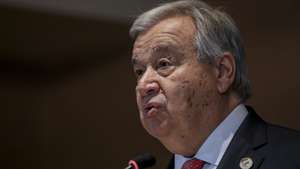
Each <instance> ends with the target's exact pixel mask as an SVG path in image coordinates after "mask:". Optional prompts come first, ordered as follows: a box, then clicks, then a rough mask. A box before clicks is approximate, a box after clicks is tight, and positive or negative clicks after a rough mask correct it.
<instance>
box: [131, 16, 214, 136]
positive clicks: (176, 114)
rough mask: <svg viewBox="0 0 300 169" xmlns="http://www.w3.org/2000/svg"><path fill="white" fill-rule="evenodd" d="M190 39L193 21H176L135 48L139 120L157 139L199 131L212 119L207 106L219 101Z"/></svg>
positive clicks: (147, 34)
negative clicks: (215, 99)
mask: <svg viewBox="0 0 300 169" xmlns="http://www.w3.org/2000/svg"><path fill="white" fill-rule="evenodd" d="M194 34H195V26H194V24H193V21H192V19H191V18H190V17H187V16H176V17H170V18H167V19H164V20H162V21H160V22H159V23H158V24H156V25H155V26H153V27H152V28H151V29H150V30H148V31H147V32H145V33H143V34H140V35H139V36H138V38H137V39H136V41H135V43H134V48H133V57H132V62H133V66H134V71H135V74H136V76H137V86H136V98H137V105H138V109H139V113H140V119H141V122H142V124H143V126H144V128H145V129H146V130H147V131H148V132H149V133H150V134H151V135H152V136H154V137H156V138H158V139H162V140H163V139H166V138H173V139H174V138H175V139H176V138H178V137H182V138H184V137H186V136H188V135H190V134H193V133H199V132H202V129H201V128H205V126H206V125H207V124H206V122H207V121H209V120H210V118H211V115H210V110H209V104H211V103H212V102H214V98H215V97H216V96H217V93H216V84H215V74H214V69H213V68H212V66H211V65H208V64H202V63H199V61H198V60H197V52H196V48H195V46H194ZM199 128H200V129H199Z"/></svg>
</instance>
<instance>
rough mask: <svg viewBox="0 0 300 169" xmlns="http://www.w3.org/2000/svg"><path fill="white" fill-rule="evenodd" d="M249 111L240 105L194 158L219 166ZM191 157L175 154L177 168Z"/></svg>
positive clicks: (210, 136) (211, 135) (212, 134)
mask: <svg viewBox="0 0 300 169" xmlns="http://www.w3.org/2000/svg"><path fill="white" fill-rule="evenodd" d="M247 114H248V111H247V109H246V107H245V106H244V105H243V104H240V105H238V106H237V107H236V108H235V109H234V110H233V111H232V112H231V113H230V114H229V115H228V116H227V117H226V118H225V119H224V120H223V121H222V122H221V123H220V124H219V125H218V126H217V128H216V129H215V130H214V131H213V132H212V133H211V134H210V135H209V136H208V138H207V139H206V140H205V142H204V143H203V144H202V145H201V147H200V149H199V150H198V151H197V153H196V154H195V156H194V158H197V159H200V160H203V161H205V162H206V163H209V164H211V165H215V166H217V165H218V164H219V162H220V161H221V158H222V157H223V155H224V153H225V151H226V149H227V147H228V145H229V143H230V141H231V139H232V138H233V136H234V134H235V132H236V131H237V129H238V128H239V126H240V125H241V123H242V122H243V120H244V119H245V117H246V116H247ZM189 159H190V158H185V157H184V156H182V155H178V154H175V169H180V168H181V166H182V165H183V163H184V162H185V161H187V160H189Z"/></svg>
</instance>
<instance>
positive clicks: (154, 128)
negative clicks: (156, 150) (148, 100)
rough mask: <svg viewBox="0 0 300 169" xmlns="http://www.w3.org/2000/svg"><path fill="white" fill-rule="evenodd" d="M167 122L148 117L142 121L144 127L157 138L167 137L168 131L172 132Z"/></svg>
mask: <svg viewBox="0 0 300 169" xmlns="http://www.w3.org/2000/svg"><path fill="white" fill-rule="evenodd" d="M165 123H166V122H161V121H160V120H157V119H147V120H145V121H142V124H143V127H144V128H145V129H146V131H147V132H148V133H149V134H150V135H151V136H153V137H155V138H157V139H161V138H164V137H167V136H168V133H170V128H169V127H168V126H167V125H166V124H165Z"/></svg>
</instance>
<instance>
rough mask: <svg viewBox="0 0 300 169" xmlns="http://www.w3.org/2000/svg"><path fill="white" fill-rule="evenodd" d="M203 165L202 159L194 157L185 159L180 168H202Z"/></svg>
mask: <svg viewBox="0 0 300 169" xmlns="http://www.w3.org/2000/svg"><path fill="white" fill-rule="evenodd" d="M203 166H204V161H202V160H198V159H196V158H193V159H190V160H188V161H186V162H185V163H184V164H183V166H182V168H181V169H202V168H203Z"/></svg>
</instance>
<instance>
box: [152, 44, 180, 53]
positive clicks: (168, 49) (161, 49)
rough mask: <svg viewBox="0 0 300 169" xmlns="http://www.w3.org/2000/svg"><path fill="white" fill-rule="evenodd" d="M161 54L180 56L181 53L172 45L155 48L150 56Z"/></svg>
mask: <svg viewBox="0 0 300 169" xmlns="http://www.w3.org/2000/svg"><path fill="white" fill-rule="evenodd" d="M161 53H173V54H181V53H182V52H181V51H180V50H179V49H178V47H176V46H174V45H162V46H156V47H153V48H152V54H153V55H156V54H161Z"/></svg>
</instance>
